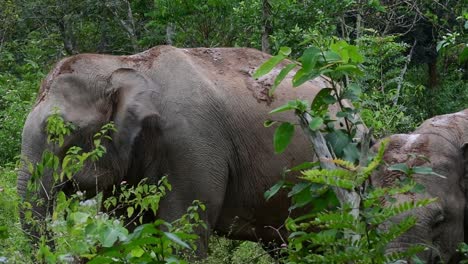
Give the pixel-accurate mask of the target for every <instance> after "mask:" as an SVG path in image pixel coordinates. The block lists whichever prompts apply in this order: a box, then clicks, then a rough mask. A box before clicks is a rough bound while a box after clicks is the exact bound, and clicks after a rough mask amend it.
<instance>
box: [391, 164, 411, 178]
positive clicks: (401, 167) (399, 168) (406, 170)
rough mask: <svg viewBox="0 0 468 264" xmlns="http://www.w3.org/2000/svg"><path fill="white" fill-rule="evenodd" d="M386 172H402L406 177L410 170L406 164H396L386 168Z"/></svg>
mask: <svg viewBox="0 0 468 264" xmlns="http://www.w3.org/2000/svg"><path fill="white" fill-rule="evenodd" d="M387 170H390V171H401V172H403V173H404V174H406V175H408V174H409V173H410V168H409V167H408V165H406V163H397V164H393V165H391V166H389V167H388V168H387Z"/></svg>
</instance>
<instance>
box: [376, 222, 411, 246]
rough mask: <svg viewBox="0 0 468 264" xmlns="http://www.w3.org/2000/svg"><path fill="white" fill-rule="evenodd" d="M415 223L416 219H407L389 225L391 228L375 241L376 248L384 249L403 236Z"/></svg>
mask: <svg viewBox="0 0 468 264" xmlns="http://www.w3.org/2000/svg"><path fill="white" fill-rule="evenodd" d="M416 222H417V218H416V217H407V218H405V219H403V220H401V221H400V222H399V223H396V224H391V226H390V227H389V228H388V229H387V230H386V231H385V232H382V233H381V234H380V238H379V241H376V242H377V243H376V244H375V246H376V248H381V249H384V248H385V247H386V246H387V245H388V243H390V242H391V241H393V240H395V239H396V238H397V237H399V236H401V235H403V234H404V233H406V231H408V230H409V229H410V228H411V227H413V226H414V225H415V224H416Z"/></svg>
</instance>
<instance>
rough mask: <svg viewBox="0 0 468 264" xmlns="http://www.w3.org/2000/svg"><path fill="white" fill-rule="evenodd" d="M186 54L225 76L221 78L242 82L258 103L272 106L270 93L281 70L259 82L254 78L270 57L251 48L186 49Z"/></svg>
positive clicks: (273, 72)
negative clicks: (254, 74)
mask: <svg viewBox="0 0 468 264" xmlns="http://www.w3.org/2000/svg"><path fill="white" fill-rule="evenodd" d="M184 52H185V53H187V54H188V55H191V56H192V58H195V59H196V61H197V62H198V63H201V64H203V65H204V66H208V67H209V68H211V69H212V71H213V73H216V74H217V75H222V76H224V77H219V78H223V79H224V78H225V77H228V78H232V80H242V81H243V82H244V86H245V87H246V88H247V89H248V90H249V91H250V92H251V93H252V96H253V97H254V98H255V99H257V101H258V102H266V103H267V105H270V104H271V102H272V101H273V99H274V98H273V97H272V96H269V94H268V93H269V91H270V89H271V87H272V86H273V83H274V78H275V76H276V75H277V74H278V73H279V70H274V71H272V72H271V73H270V74H268V75H266V76H263V77H262V78H260V79H258V80H255V79H254V78H253V77H252V76H253V73H254V72H255V70H256V69H257V68H258V67H259V66H260V65H261V64H262V63H263V62H265V61H266V60H267V59H268V58H270V56H269V55H266V54H264V53H261V52H260V51H258V50H254V49H249V48H196V49H184ZM228 75H231V77H229V76H228ZM234 85H235V84H234Z"/></svg>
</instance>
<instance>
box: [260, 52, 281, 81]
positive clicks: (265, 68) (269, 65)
mask: <svg viewBox="0 0 468 264" xmlns="http://www.w3.org/2000/svg"><path fill="white" fill-rule="evenodd" d="M285 58H286V56H284V55H282V54H278V55H276V56H273V57H271V58H270V59H269V60H267V61H265V62H264V63H263V64H262V65H260V67H258V69H257V70H256V71H255V73H254V74H253V77H254V78H255V79H258V78H260V77H262V76H263V75H265V74H267V73H269V72H270V71H271V70H273V68H275V67H276V65H278V64H279V63H280V62H281V61H283V60H284V59H285Z"/></svg>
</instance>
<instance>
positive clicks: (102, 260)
mask: <svg viewBox="0 0 468 264" xmlns="http://www.w3.org/2000/svg"><path fill="white" fill-rule="evenodd" d="M87 263H88V264H107V263H114V261H113V260H112V258H111V257H103V256H96V257H95V258H93V259H92V260H90V261H88V262H87Z"/></svg>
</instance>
